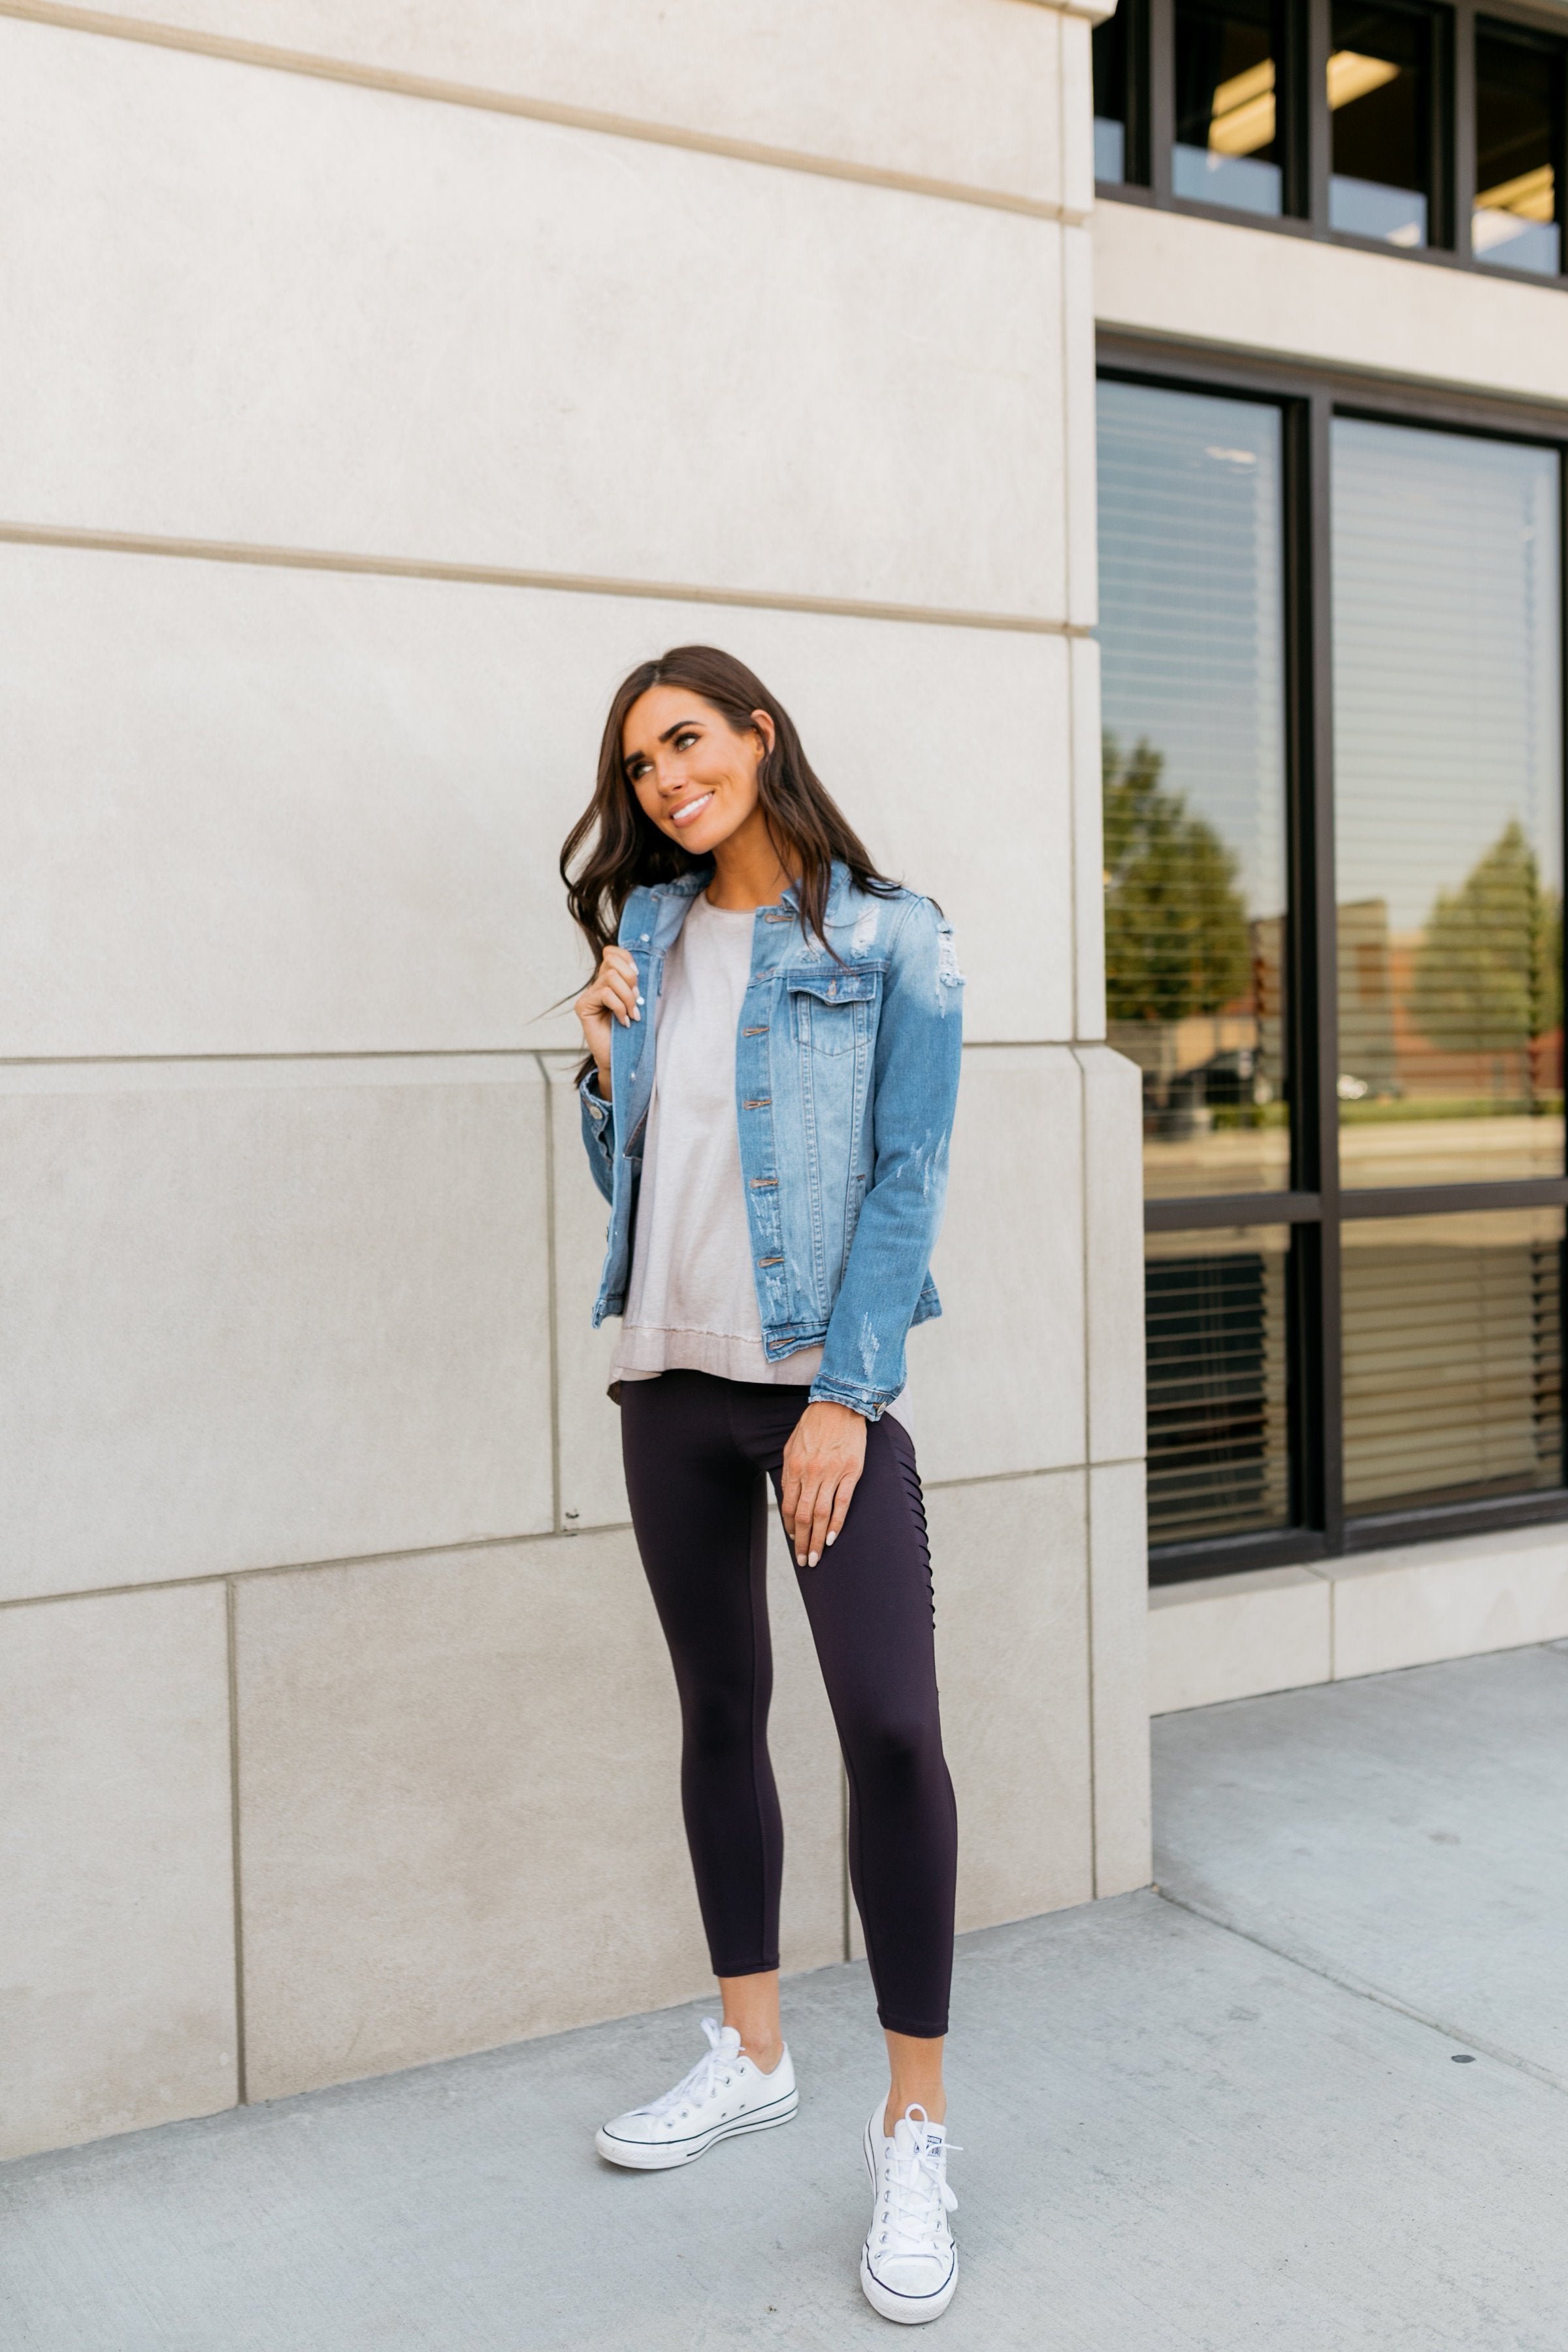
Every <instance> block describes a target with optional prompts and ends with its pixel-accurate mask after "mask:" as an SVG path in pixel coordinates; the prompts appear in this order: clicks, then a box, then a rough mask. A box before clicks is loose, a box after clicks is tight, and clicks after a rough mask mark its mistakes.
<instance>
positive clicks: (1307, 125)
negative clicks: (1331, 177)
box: [1274, 0, 1312, 221]
mask: <svg viewBox="0 0 1568 2352" xmlns="http://www.w3.org/2000/svg"><path fill="white" fill-rule="evenodd" d="M1309 14H1310V7H1309V0H1282V5H1280V6H1279V8H1278V9H1277V11H1276V29H1275V36H1274V37H1275V44H1276V53H1277V55H1278V58H1279V64H1278V66H1277V67H1276V69H1275V91H1276V95H1275V101H1274V102H1275V125H1276V132H1277V135H1278V137H1279V156H1280V163H1281V165H1282V167H1283V172H1282V177H1283V182H1284V186H1283V194H1282V199H1281V201H1282V205H1283V210H1284V213H1285V215H1286V217H1287V218H1293V219H1295V220H1297V221H1308V220H1310V218H1311V215H1312V173H1311V152H1312V124H1311V100H1310V92H1311V88H1312V76H1311V61H1310V40H1311V35H1310V26H1309V24H1308V17H1309Z"/></svg>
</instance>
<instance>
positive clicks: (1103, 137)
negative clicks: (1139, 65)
mask: <svg viewBox="0 0 1568 2352" xmlns="http://www.w3.org/2000/svg"><path fill="white" fill-rule="evenodd" d="M1130 6H1131V0H1121V5H1120V6H1119V7H1118V8H1117V10H1116V13H1115V14H1114V16H1108V17H1107V18H1106V19H1105V22H1104V23H1103V24H1102V25H1097V26H1095V28H1094V33H1093V37H1092V56H1093V60H1094V176H1095V178H1096V179H1097V180H1124V179H1125V178H1126V177H1127V11H1128V9H1129V7H1130Z"/></svg>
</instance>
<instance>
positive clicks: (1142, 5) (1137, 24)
mask: <svg viewBox="0 0 1568 2352" xmlns="http://www.w3.org/2000/svg"><path fill="white" fill-rule="evenodd" d="M1120 5H1121V7H1122V8H1124V9H1125V10H1126V12H1127V28H1126V31H1125V33H1124V35H1123V40H1124V42H1125V45H1126V46H1125V49H1124V53H1123V63H1124V67H1125V87H1124V88H1123V89H1122V92H1121V106H1122V121H1123V123H1124V124H1125V126H1126V128H1125V132H1124V136H1125V140H1126V149H1127V152H1126V163H1125V166H1124V169H1125V173H1126V176H1127V178H1128V179H1129V180H1130V181H1131V182H1133V183H1135V184H1137V185H1138V186H1139V187H1142V188H1146V187H1148V185H1149V173H1150V164H1151V160H1152V152H1153V150H1152V142H1151V139H1150V136H1149V9H1150V5H1151V0H1120Z"/></svg>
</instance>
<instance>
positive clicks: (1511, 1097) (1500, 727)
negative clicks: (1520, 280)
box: [1333, 417, 1563, 1185]
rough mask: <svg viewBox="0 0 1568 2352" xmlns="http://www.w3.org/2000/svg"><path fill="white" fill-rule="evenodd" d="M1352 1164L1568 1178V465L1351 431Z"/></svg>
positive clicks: (1341, 629)
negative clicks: (1567, 1118)
mask: <svg viewBox="0 0 1568 2352" xmlns="http://www.w3.org/2000/svg"><path fill="white" fill-rule="evenodd" d="M1333 471H1334V497H1333V534H1334V541H1333V592H1334V662H1335V684H1334V764H1335V806H1336V819H1335V838H1336V853H1335V854H1336V861H1337V895H1338V899H1339V915H1338V929H1339V990H1340V1027H1339V1091H1340V1097H1341V1101H1340V1118H1341V1170H1342V1178H1343V1181H1345V1183H1347V1184H1350V1185H1369V1184H1437V1183H1451V1182H1478V1181H1489V1180H1493V1179H1499V1178H1510V1177H1520V1176H1533V1175H1555V1174H1558V1173H1560V1172H1561V1171H1562V1168H1563V1001H1562V973H1563V915H1562V848H1561V838H1560V824H1559V815H1558V804H1559V796H1560V793H1561V789H1562V781H1561V780H1562V751H1561V733H1560V725H1559V692H1560V688H1559V677H1558V670H1559V653H1558V618H1557V613H1558V602H1557V598H1558V590H1557V577H1558V573H1557V565H1558V529H1557V495H1558V491H1557V459H1556V457H1555V456H1554V454H1553V453H1552V452H1551V451H1549V450H1541V449H1531V448H1528V447H1522V446H1513V445H1510V444H1508V443H1502V442H1489V441H1481V440H1472V439H1468V438H1462V437H1460V436H1457V435H1447V434H1438V433H1423V432H1419V431H1415V430H1413V429H1411V428H1409V427H1406V426H1403V425H1373V424H1365V423H1363V422H1361V421H1359V420H1356V419H1352V418H1344V417H1342V418H1340V419H1339V420H1338V421H1337V422H1336V424H1335V426H1334V442H1333Z"/></svg>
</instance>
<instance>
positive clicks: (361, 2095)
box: [0, 1644, 1568, 2352]
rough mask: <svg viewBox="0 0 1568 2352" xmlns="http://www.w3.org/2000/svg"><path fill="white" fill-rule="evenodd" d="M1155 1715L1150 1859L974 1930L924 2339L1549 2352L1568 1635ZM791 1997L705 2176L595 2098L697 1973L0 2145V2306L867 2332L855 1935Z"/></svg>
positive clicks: (92, 2312)
mask: <svg viewBox="0 0 1568 2352" xmlns="http://www.w3.org/2000/svg"><path fill="white" fill-rule="evenodd" d="M1155 1753H1156V1774H1157V1779H1156V1787H1157V1791H1158V1807H1159V1824H1160V1855H1159V1862H1158V1870H1159V1876H1160V1884H1161V1888H1162V1890H1163V1891H1162V1892H1160V1893H1152V1892H1151V1893H1149V1894H1146V1895H1130V1896H1126V1897H1124V1898H1122V1899H1121V1900H1120V1901H1118V1902H1114V1903H1109V1904H1104V1905H1100V1906H1091V1907H1089V1908H1087V1909H1084V1910H1080V1911H1075V1912H1065V1913H1058V1914H1057V1915H1055V1916H1051V1917H1048V1918H1046V1919H1042V1920H1034V1921H1028V1922H1025V1923H1023V1924H1021V1925H1018V1926H1016V1927H1004V1928H996V1929H992V1930H989V1931H987V1932H986V1933H984V1934H982V1935H977V1936H971V1937H966V1938H965V1939H964V1941H963V1945H962V1947H961V1953H960V1959H959V1966H958V1972H957V1981H956V1986H955V2010H954V2020H953V2042H952V2124H953V2129H954V2133H955V2137H957V2139H958V2140H959V2141H960V2142H962V2143H963V2150H964V2153H963V2154H962V2155H959V2156H956V2157H955V2158H953V2161H952V2176H953V2179H954V2182H955V2185H956V2187H957V2189H958V2192H959V2196H960V2200H961V2208H960V2211H959V2213H958V2215H957V2217H956V2226H957V2229H958V2231H959V2233H960V2242H961V2245H962V2249H963V2273H962V2279H961V2285H960V2291H959V2296H958V2300H957V2302H956V2303H955V2304H954V2305H953V2308H952V2312H951V2313H950V2315H948V2317H947V2318H946V2319H944V2320H942V2322H940V2323H939V2330H940V2333H939V2335H938V2336H937V2337H936V2338H934V2339H933V2340H936V2341H940V2342H941V2343H942V2345H943V2346H944V2347H948V2352H964V2347H973V2352H1010V2347H1029V2352H1040V2347H1063V2352H1067V2347H1072V2352H1079V2347H1081V2348H1082V2352H1189V2347H1191V2352H1197V2347H1203V2352H1233V2347H1234V2352H1244V2347H1245V2352H1254V2347H1270V2352H1274V2347H1278V2352H1351V2347H1366V2348H1367V2352H1394V2348H1395V2347H1397V2352H1426V2347H1456V2352H1458V2348H1459V2347H1462V2352H1564V2347H1568V2000H1565V1995H1568V1644H1558V1645H1554V1646H1553V1647H1550V1648H1546V1649H1536V1650H1523V1651H1514V1652H1510V1653H1508V1654H1504V1655H1500V1656H1496V1657H1490V1658H1482V1659H1474V1660H1468V1661H1465V1662H1462V1663H1460V1664H1453V1665H1443V1666H1432V1667H1425V1668H1421V1669H1418V1670H1416V1671H1415V1672H1411V1673H1407V1674H1403V1675H1384V1676H1380V1677H1378V1678H1375V1679H1373V1680H1369V1681H1366V1682H1357V1683H1342V1684H1336V1685H1329V1686H1327V1687H1322V1688H1317V1689H1312V1690H1308V1691H1301V1692H1297V1693H1290V1694H1287V1695H1286V1696H1282V1697H1278V1698H1268V1699H1254V1700H1247V1701H1244V1702H1241V1703H1239V1704H1237V1705H1234V1706H1225V1707H1215V1708H1211V1709H1207V1710H1205V1711H1204V1712H1202V1713H1199V1714H1194V1715H1187V1716H1177V1717H1167V1718H1165V1719H1164V1720H1163V1721H1162V1722H1160V1723H1158V1724H1157V1725H1156V1726H1155ZM787 1992H788V2003H789V2006H788V2031H789V2033H790V2038H791V2041H792V2043H793V2045H794V2048H795V2057H796V2063H797V2066H798V2068H799V2071H800V2074H801V2078H802V2085H803V2093H804V2096H803V2103H802V2108H801V2115H800V2118H799V2120H798V2122H796V2123H795V2125H793V2126H791V2127H790V2128H789V2129H788V2130H786V2131H782V2132H776V2133H772V2134H769V2135H767V2136H766V2137H763V2138H760V2139H758V2140H755V2141H740V2142H737V2143H734V2144H732V2145H731V2146H730V2147H721V2148H720V2149H718V2150H716V2151H715V2152H714V2154H713V2155H712V2156H711V2157H710V2158H707V2159H706V2160H705V2161H704V2162H702V2163H700V2164H699V2165H697V2166H695V2167H694V2168H692V2169H691V2170H690V2171H688V2172H682V2173H678V2174H668V2175H657V2176H651V2177H644V2176H636V2175H629V2174H623V2173H616V2172H613V2171H611V2170H609V2169H608V2168H605V2167H603V2166H601V2165H600V2164H599V2163H598V2162H597V2160H596V2159H595V2157H594V2154H593V2151H592V2142H591V2135H592V2129H593V2126H594V2125H595V2122H596V2121H597V2120H598V2119H599V2118H600V2117H601V2116H603V2115H604V2114H605V2113H607V2112H609V2111H610V2110H612V2109H614V2108H616V2107H618V2106H622V2105H626V2104H627V2103H628V2102H629V2101H630V2100H632V2099H633V2098H636V2097H638V2096H646V2095H648V2094H650V2093H651V2092H653V2091H655V2090H658V2089H659V2088H662V2087H663V2086H664V2085H665V2084H668V2081H669V2080H671V2079H672V2078H673V2076H674V2075H675V2074H677V2073H679V2071H680V2070H681V2069H683V2068H684V2067H685V2066H686V2065H687V2064H688V2063H689V2062H690V2060H691V2059H692V2058H693V2057H694V2056H695V2055H696V2054H697V2046H698V2042H699V2039H700V2038H699V2037H697V2035H696V2030H695V2029H696V2019H697V2017H698V2015H699V2014H700V2010H699V2009H697V2008H693V2009H691V2010H681V2011H665V2012H663V2013H661V2014H659V2015H657V2016H654V2017H649V2018H642V2019H631V2020H627V2021H624V2022H622V2023H619V2024H616V2025H611V2026H604V2027H595V2028H593V2029H591V2030H588V2031H585V2032H579V2033H573V2034H564V2035H562V2036H560V2037H559V2038H557V2039H555V2040H552V2041H549V2042H531V2043H525V2044H522V2045H521V2046H520V2047H517V2048H514V2049H510V2050H506V2051H501V2052H498V2053H492V2054H489V2055H487V2056H483V2057H479V2058H473V2059H465V2060H461V2061H458V2063H454V2064H450V2065H445V2066H434V2067H427V2068H425V2069H422V2070H420V2071H419V2072H417V2073H414V2074H403V2075H396V2076H391V2077H387V2078H384V2079H383V2080H381V2081H378V2082H373V2083H366V2084H357V2085H353V2086H351V2087H349V2088H347V2089H343V2090H337V2091H329V2092H322V2093H318V2094H314V2095H310V2096H309V2097H305V2098H299V2099H293V2100H289V2101H286V2102H282V2103H279V2105H274V2106H269V2107H257V2108H249V2109H246V2110H242V2111H240V2112H237V2113H234V2114H229V2115H224V2116H216V2117H214V2118H212V2119H211V2120H209V2121H206V2122H202V2123H195V2124H181V2125H175V2126H170V2127H168V2128H166V2129H164V2130H162V2131H157V2132H146V2133H141V2134H138V2135H135V2136H133V2137H128V2138H124V2139H118V2140H110V2141H106V2142H102V2143H100V2144H99V2145H97V2146H95V2147H88V2148H83V2149H79V2150H75V2151H72V2152H69V2153H67V2154H63V2155H58V2156H50V2157H42V2158H28V2159H26V2160H25V2161H22V2162H20V2163H16V2164H14V2165H11V2166H9V2167H5V2168H0V2205H3V2209H4V2223H3V2238H0V2312H3V2317H0V2340H3V2341H4V2343H5V2346H6V2347H7V2352H395V2347H414V2346H418V2347H432V2352H566V2347H583V2352H589V2347H592V2352H662V2347H683V2352H684V2347H700V2352H713V2347H729V2346H746V2345H778V2346H784V2347H822V2352H841V2347H852V2346H857V2345H862V2344H864V2345H871V2344H880V2345H883V2346H886V2345H887V2344H888V2342H889V2330H888V2328H887V2326H886V2325H885V2323H883V2322H881V2321H879V2320H878V2319H877V2318H875V2317H874V2316H873V2315H872V2314H871V2313H870V2312H869V2311H868V2309H867V2308H866V2306H865V2305H864V2304H863V2302H862V2301H861V2298H860V2294H859V2289H858V2283H857V2260H858V2248H859V2242H860V2237H861V2234H862V2231H863V2229H864V2225H865V2221H866V2213H865V2211H863V2210H862V2209H863V2208H864V2207H865V2206H866V2204H867V2195H866V2189H865V2185H864V2176H863V2170H862V2167H861V2160H860V2153H859V2134H860V2130H861V2127H862V2126H863V2124H864V2121H865V2117H866V2115H867V2112H868V2109H869V2107H870V2105H871V2102H872V2099H873V2097H874V2096H875V2095H876V2092H877V2090H878V2087H879V2080H878V2071H877V2055H878V2052H877V2042H876V2036H875V2029H874V2024H873V2022H872V2019H871V2014H870V2003H869V1995H868V1986H867V1983H866V1979H865V1974H864V1971H863V1969H859V1968H858V1967H845V1968H836V1969H824V1970H822V1971H820V1972H819V1973H817V1974H815V1975H812V1976H808V1977H803V1978H797V1979H795V1980H794V1981H793V1983H792V1984H791V1985H790V1986H789V1987H788V1989H787ZM1467 2057H1468V2058H1469V2059H1471V2060H1472V2061H1473V2063H1468V2064H1457V2063H1454V2062H1455V2060H1456V2059H1458V2058H1467Z"/></svg>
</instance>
